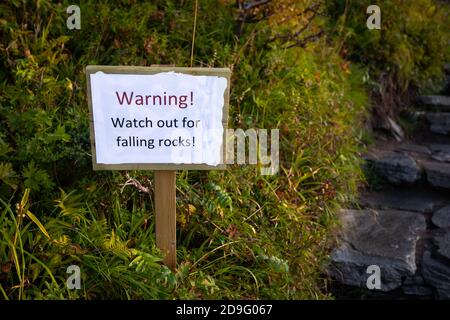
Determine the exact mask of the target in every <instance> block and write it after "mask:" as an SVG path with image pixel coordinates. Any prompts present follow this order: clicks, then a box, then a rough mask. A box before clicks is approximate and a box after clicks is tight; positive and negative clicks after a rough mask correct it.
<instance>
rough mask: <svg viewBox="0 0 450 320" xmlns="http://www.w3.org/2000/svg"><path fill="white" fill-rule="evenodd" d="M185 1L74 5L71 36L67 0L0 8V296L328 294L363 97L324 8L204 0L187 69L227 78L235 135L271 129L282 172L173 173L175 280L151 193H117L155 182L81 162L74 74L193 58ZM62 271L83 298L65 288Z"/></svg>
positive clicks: (354, 180) (189, 7) (358, 72)
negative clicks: (216, 71) (73, 275)
mask: <svg viewBox="0 0 450 320" xmlns="http://www.w3.org/2000/svg"><path fill="white" fill-rule="evenodd" d="M194 3H195V1H192V0H191V1H181V2H178V1H169V0H167V1H163V0H155V1H151V2H149V1H137V0H121V1H115V2H114V4H111V2H110V1H106V0H101V1H95V3H94V2H92V1H80V7H81V13H82V22H81V30H73V31H70V30H68V29H67V28H66V17H67V14H66V12H65V9H66V8H67V7H68V6H69V5H70V4H71V3H70V2H69V1H59V2H56V3H55V2H53V1H45V0H42V1H26V0H13V1H10V2H8V4H5V3H3V4H0V39H1V41H0V65H1V68H0V232H1V236H0V263H1V266H0V267H1V268H0V297H2V298H5V299H62V298H64V299H107V298H115V299H119V298H120V299H156V298H161V299H174V298H183V299H196V298H208V299H233V298H241V299H256V298H261V299H263V298H270V299H319V298H331V297H330V296H329V295H328V294H327V293H326V291H324V290H323V289H324V288H325V287H326V283H327V279H326V277H325V276H324V275H323V270H324V266H325V263H326V261H327V252H328V251H327V250H328V249H327V248H328V243H329V240H330V239H331V236H330V230H331V228H332V227H333V225H334V222H335V219H334V215H335V212H336V210H337V209H338V208H339V207H340V206H341V205H343V204H345V203H346V202H348V201H351V200H352V199H353V197H354V195H355V193H356V189H357V186H358V183H359V182H360V181H361V177H362V175H361V171H360V169H359V158H358V152H359V150H360V144H359V141H360V138H361V136H362V125H361V123H362V119H363V116H364V114H365V108H364V106H365V105H366V102H367V97H366V93H365V88H364V87H362V86H361V83H362V82H363V81H362V79H363V76H364V71H363V70H362V69H360V68H359V67H357V65H354V64H350V63H349V62H348V61H347V60H345V59H344V58H342V56H341V52H340V48H341V46H342V45H343V42H342V37H341V35H342V34H340V35H338V36H336V37H335V36H334V35H332V34H331V33H330V34H329V35H327V32H325V33H324V31H323V30H328V29H325V28H326V26H327V25H329V24H330V23H329V21H327V19H328V18H327V17H326V16H323V15H318V14H317V11H318V10H323V8H322V7H323V6H318V5H315V4H314V2H313V1H308V0H304V1H296V0H289V1H288V0H286V1H277V2H276V3H269V4H267V5H264V6H263V7H255V8H253V9H249V10H246V11H243V10H238V9H236V7H235V5H234V2H233V1H228V0H220V1H199V3H200V5H199V8H198V21H197V29H196V33H195V48H194V56H193V58H194V59H193V61H194V63H193V65H194V66H202V67H230V68H231V69H232V71H233V76H232V88H231V90H232V91H231V101H230V112H231V114H230V121H229V126H230V127H231V128H243V129H244V130H245V129H247V128H251V127H255V128H267V129H271V128H279V129H280V157H281V159H280V164H281V167H280V172H279V173H278V174H277V175H273V176H261V175H259V168H258V167H255V166H237V165H236V166H235V165H232V166H229V168H228V169H227V170H226V171H224V172H221V171H211V172H198V171H189V172H187V171H183V172H179V174H178V175H177V196H178V199H177V219H178V221H177V222H178V223H177V230H178V234H177V239H178V243H177V246H178V252H177V255H178V268H177V270H176V272H175V273H172V272H171V271H169V270H168V269H167V268H166V267H165V266H163V265H162V263H161V258H162V256H161V253H160V252H159V251H158V249H157V248H156V247H155V240H154V238H155V237H154V216H153V213H154V212H153V211H154V207H153V203H152V196H153V195H152V194H143V193H140V192H139V191H138V190H136V189H134V188H133V187H132V186H126V187H124V183H125V182H126V181H127V180H128V177H132V178H135V179H136V180H138V181H139V182H140V183H142V184H143V185H144V186H146V187H149V188H150V190H151V189H152V188H151V187H152V180H153V179H152V178H153V177H152V172H142V171H141V172H93V171H92V169H91V162H90V161H91V156H90V145H89V130H88V108H87V102H86V83H85V75H84V67H85V66H86V65H88V64H104V65H151V64H175V65H177V66H189V65H190V61H191V45H192V33H193V18H194V14H193V12H194ZM265 17H268V18H265ZM364 23H365V20H364ZM298 31H302V32H298ZM346 45H348V43H346ZM437 49H439V48H437ZM437 49H436V50H437ZM369 58H370V56H369ZM385 58H386V60H388V59H389V57H388V56H385ZM369 62H370V63H372V62H371V61H369ZM16 204H17V205H16ZM72 264H75V265H78V266H80V268H81V273H82V290H68V289H67V288H66V283H65V281H66V278H67V276H68V275H67V274H66V269H67V267H68V266H70V265H72Z"/></svg>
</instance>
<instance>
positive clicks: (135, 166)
mask: <svg viewBox="0 0 450 320" xmlns="http://www.w3.org/2000/svg"><path fill="white" fill-rule="evenodd" d="M98 71H101V72H104V73H106V74H135V75H136V74H157V73H161V72H170V71H173V72H177V73H184V74H189V75H199V76H218V77H224V78H226V79H227V87H226V89H225V92H224V106H223V110H222V125H223V129H224V130H223V138H222V153H221V159H220V163H219V164H218V165H217V166H211V165H207V164H172V163H154V164H152V163H122V164H105V163H97V157H96V147H95V130H94V113H93V108H92V95H91V79H90V78H91V77H90V75H91V74H94V73H96V72H98ZM230 78H231V70H230V69H229V68H186V67H170V66H153V67H138V66H100V65H90V66H87V67H86V82H87V98H88V105H89V128H90V140H91V150H92V167H93V169H94V170H225V169H226V150H227V145H226V144H227V139H226V131H227V129H228V110H229V102H230Z"/></svg>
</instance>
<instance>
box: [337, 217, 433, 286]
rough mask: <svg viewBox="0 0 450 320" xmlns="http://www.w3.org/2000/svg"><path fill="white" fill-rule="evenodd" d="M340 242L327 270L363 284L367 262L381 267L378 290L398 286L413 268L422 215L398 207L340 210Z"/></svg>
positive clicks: (342, 279) (341, 278) (346, 281)
mask: <svg viewBox="0 0 450 320" xmlns="http://www.w3.org/2000/svg"><path fill="white" fill-rule="evenodd" d="M341 221H342V232H341V236H340V240H341V243H340V245H339V247H337V248H336V249H335V250H334V251H333V253H332V255H331V259H332V264H331V266H330V268H329V272H330V274H331V275H332V276H333V277H334V278H335V279H336V280H337V281H340V282H342V283H343V284H345V285H352V286H359V287H363V288H365V287H366V282H367V279H368V277H369V276H370V275H369V274H367V273H366V271H367V268H368V267H369V266H370V265H377V266H379V267H380V270H381V290H382V291H390V290H393V289H396V288H398V287H400V286H401V284H402V279H403V278H404V277H407V276H412V275H413V274H414V273H415V271H416V262H415V250H416V242H417V240H418V239H419V234H420V233H422V232H423V231H424V230H425V228H426V224H425V218H424V217H423V216H422V215H420V214H417V213H413V212H408V211H397V210H385V211H375V210H342V211H341Z"/></svg>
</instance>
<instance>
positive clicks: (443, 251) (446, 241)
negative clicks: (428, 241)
mask: <svg viewBox="0 0 450 320" xmlns="http://www.w3.org/2000/svg"><path fill="white" fill-rule="evenodd" d="M434 243H435V244H436V245H437V246H438V253H439V254H440V255H442V256H443V257H445V258H447V259H449V261H450V230H445V231H442V232H437V233H436V234H435V235H434ZM449 268H450V265H449Z"/></svg>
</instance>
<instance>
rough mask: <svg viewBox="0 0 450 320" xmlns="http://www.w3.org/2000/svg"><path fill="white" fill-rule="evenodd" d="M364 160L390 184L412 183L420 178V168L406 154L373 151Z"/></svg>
mask: <svg viewBox="0 0 450 320" xmlns="http://www.w3.org/2000/svg"><path fill="white" fill-rule="evenodd" d="M365 158H366V161H367V162H368V164H369V165H370V166H371V167H372V168H374V169H375V171H376V172H377V173H378V174H380V175H381V176H383V177H384V178H385V179H387V180H388V181H389V182H391V183H394V184H401V183H414V182H416V181H418V180H419V179H420V178H421V169H420V167H419V166H418V165H417V163H416V161H415V160H414V159H413V158H412V157H411V156H409V155H408V154H406V153H403V152H395V151H390V150H373V151H372V152H370V153H368V154H367V155H366V157H365Z"/></svg>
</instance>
